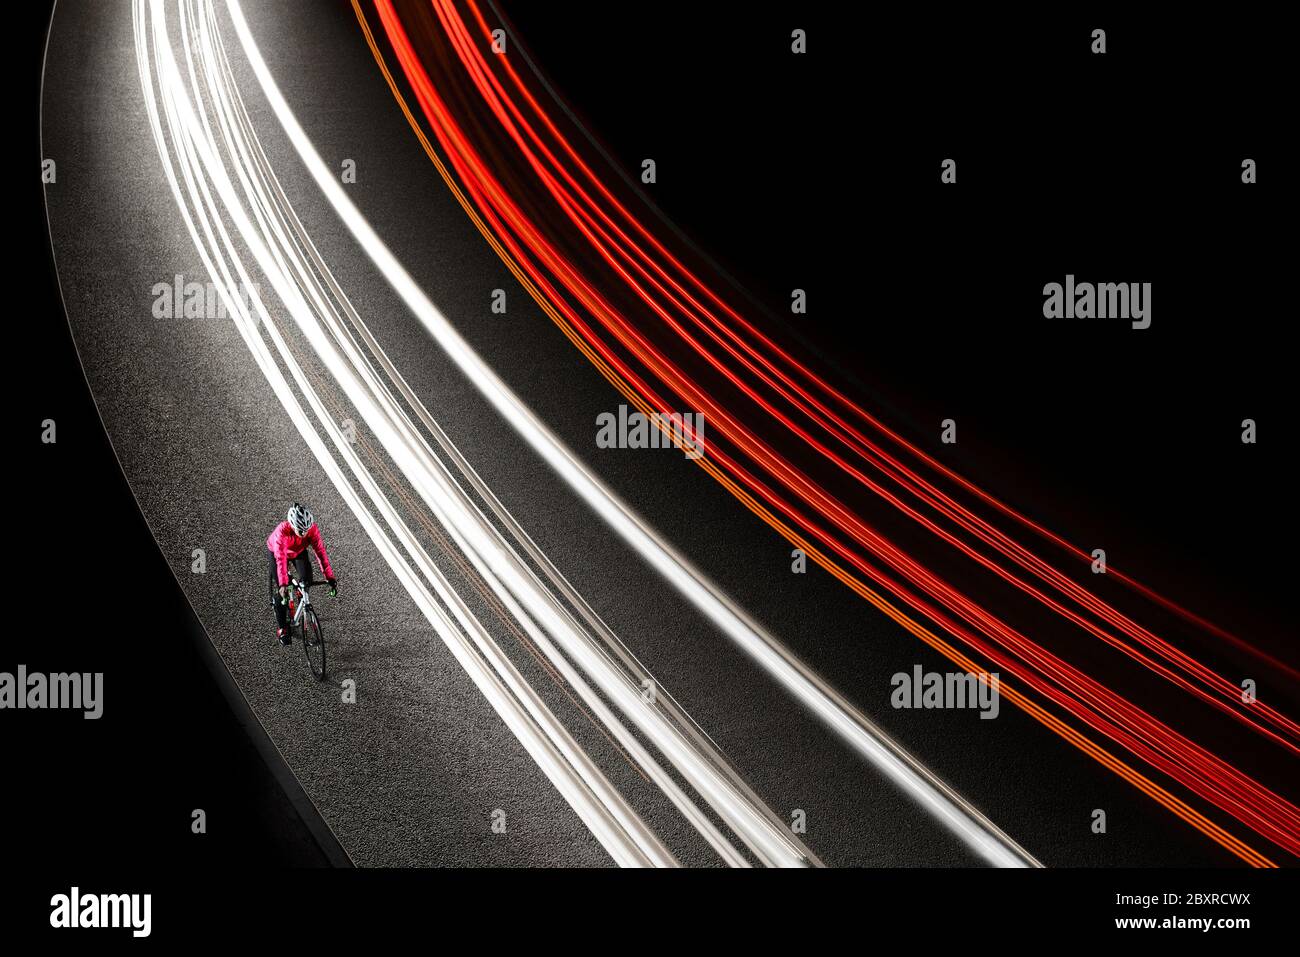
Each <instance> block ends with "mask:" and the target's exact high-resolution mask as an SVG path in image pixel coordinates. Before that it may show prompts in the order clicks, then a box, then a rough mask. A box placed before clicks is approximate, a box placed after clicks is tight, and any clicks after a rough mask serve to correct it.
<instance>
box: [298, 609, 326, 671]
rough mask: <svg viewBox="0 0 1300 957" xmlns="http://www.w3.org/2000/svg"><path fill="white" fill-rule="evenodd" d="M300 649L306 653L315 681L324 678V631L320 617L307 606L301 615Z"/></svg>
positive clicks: (308, 665)
mask: <svg viewBox="0 0 1300 957" xmlns="http://www.w3.org/2000/svg"><path fill="white" fill-rule="evenodd" d="M302 650H303V651H304V652H305V653H306V655H307V667H309V668H310V669H311V673H312V677H313V678H315V679H316V680H317V681H324V680H325V633H324V632H323V631H321V627H320V619H319V618H317V617H316V612H314V611H313V610H312V609H310V608H308V609H307V610H306V613H305V614H304V615H303V616H302Z"/></svg>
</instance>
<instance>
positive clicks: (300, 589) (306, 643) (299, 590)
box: [281, 578, 325, 681]
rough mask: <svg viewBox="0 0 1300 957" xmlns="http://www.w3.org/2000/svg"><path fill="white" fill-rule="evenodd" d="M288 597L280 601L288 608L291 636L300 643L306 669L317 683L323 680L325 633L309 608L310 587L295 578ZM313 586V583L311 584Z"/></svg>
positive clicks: (292, 579)
mask: <svg viewBox="0 0 1300 957" xmlns="http://www.w3.org/2000/svg"><path fill="white" fill-rule="evenodd" d="M290 584H291V587H290V590H289V595H288V597H286V598H283V599H281V601H283V602H285V603H286V604H288V606H289V614H290V616H291V620H290V622H289V628H290V633H291V634H297V635H298V637H299V639H301V641H302V650H303V652H304V653H305V654H306V655H307V667H308V668H310V669H311V673H312V677H313V678H315V679H316V680H317V681H324V680H325V632H324V631H322V630H321V626H320V619H319V618H317V617H316V610H315V609H314V608H312V606H311V596H310V595H309V594H308V589H309V587H310V586H308V585H304V584H303V583H302V582H300V581H298V579H297V578H291V579H290ZM313 584H315V583H313Z"/></svg>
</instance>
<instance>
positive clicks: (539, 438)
mask: <svg viewBox="0 0 1300 957" xmlns="http://www.w3.org/2000/svg"><path fill="white" fill-rule="evenodd" d="M227 7H228V9H229V11H230V15H231V20H232V22H233V24H234V26H235V32H236V34H237V35H238V38H239V42H240V45H241V47H242V48H243V50H244V53H245V55H246V56H247V58H248V61H249V64H250V65H251V67H252V70H253V73H254V75H255V76H256V78H257V82H258V84H259V86H260V87H261V89H262V92H263V94H264V95H265V96H266V99H267V101H268V102H269V103H270V105H271V109H272V110H273V112H274V113H275V115H276V118H277V120H278V121H279V123H280V125H281V126H282V127H283V129H284V132H285V134H286V135H287V136H288V138H289V141H290V142H291V143H292V145H293V147H294V149H295V151H296V152H297V153H298V155H299V157H300V158H301V159H302V161H303V163H304V164H305V165H306V167H307V169H308V171H309V173H310V174H311V176H312V179H313V180H314V181H315V182H316V184H317V186H318V187H319V189H320V190H321V191H322V193H324V195H325V197H326V199H327V200H328V201H329V203H330V205H331V206H332V207H333V208H334V210H335V213H336V214H337V215H338V216H339V218H340V219H341V220H342V221H343V223H344V225H345V226H347V228H348V230H349V231H350V232H351V233H352V235H353V237H354V238H355V239H356V241H357V242H358V244H360V246H361V247H362V249H364V250H365V252H366V254H367V255H368V256H369V257H370V259H371V260H372V262H374V264H375V266H376V267H377V268H378V269H379V271H380V272H381V273H382V274H383V275H384V277H385V278H386V279H387V281H388V282H389V284H390V285H391V286H392V287H393V289H394V290H395V291H396V292H397V293H398V295H399V296H400V297H401V298H402V300H403V301H404V302H405V303H406V305H407V307H408V308H409V309H410V310H411V312H412V313H413V314H414V315H415V316H416V318H417V319H418V320H419V321H420V323H421V324H422V325H423V326H424V327H425V329H426V330H427V331H428V332H429V334H430V335H431V336H432V337H433V338H434V340H435V341H436V342H437V343H438V344H439V345H440V346H441V347H442V349H443V350H444V351H445V352H446V353H447V355H448V356H449V357H450V358H451V359H452V361H453V362H455V363H456V365H457V367H458V368H460V370H461V372H462V373H463V374H464V375H465V376H466V377H467V378H468V379H469V380H470V381H471V382H472V383H473V385H474V386H475V387H476V388H477V389H478V390H479V392H480V393H481V394H482V395H483V396H484V397H485V398H486V399H487V400H488V401H489V402H491V403H492V405H493V407H494V408H495V409H496V410H497V412H498V413H499V414H500V415H501V416H502V417H503V418H505V420H506V421H507V422H508V423H510V425H511V426H512V427H513V428H514V429H515V430H516V431H517V432H518V433H519V435H520V436H521V437H522V438H523V439H524V440H525V441H526V442H527V443H528V444H529V446H530V447H531V448H532V449H533V450H534V451H535V452H536V453H537V454H538V455H539V456H541V457H542V459H543V460H545V461H546V462H547V464H548V465H550V467H551V468H552V469H554V470H555V472H556V473H557V474H558V475H559V476H560V477H561V478H562V479H563V480H564V481H565V482H566V483H567V484H568V485H569V487H570V488H572V489H573V490H574V491H575V492H576V493H577V494H578V495H580V496H581V497H582V499H583V500H584V501H585V502H586V503H587V504H588V506H589V507H590V508H591V509H592V510H593V511H595V512H596V513H597V514H598V515H599V516H600V517H601V518H602V519H603V520H604V521H605V522H606V523H608V524H609V526H610V527H611V528H613V529H614V530H615V531H616V532H617V533H618V534H619V536H620V537H622V538H623V540H624V541H626V542H627V543H628V544H629V545H631V546H632V547H633V548H634V549H635V550H636V551H637V552H638V554H640V555H641V556H642V558H643V559H644V560H645V561H646V562H647V563H648V564H649V565H650V566H651V567H653V568H654V569H655V570H656V571H658V572H659V573H660V574H661V575H662V576H663V577H664V578H665V579H666V580H667V581H668V582H670V583H671V584H672V585H673V587H674V588H676V589H677V590H678V591H679V592H680V593H681V594H682V595H683V596H685V597H686V598H687V599H688V600H689V601H690V602H691V603H692V604H694V605H695V607H696V608H698V609H699V610H700V611H701V612H702V613H703V614H704V615H706V616H707V617H708V618H709V620H711V621H712V622H713V623H714V624H715V625H716V626H717V627H718V628H719V629H720V630H721V631H722V632H723V633H724V634H726V635H727V636H728V637H729V638H731V639H732V640H733V641H734V642H735V643H736V644H737V645H738V646H739V647H741V648H742V649H743V650H744V651H745V652H746V653H747V654H749V655H750V656H751V657H752V658H753V659H754V660H755V661H756V662H757V663H758V664H759V665H760V666H761V667H762V668H764V669H765V670H766V671H767V672H768V673H769V674H770V675H771V676H772V677H773V678H774V679H776V680H777V681H778V682H779V683H780V684H781V685H782V686H783V687H785V688H786V690H787V691H788V692H789V693H790V694H792V695H794V696H795V697H796V698H797V699H798V700H799V701H801V702H802V703H803V704H804V705H805V706H806V707H808V708H809V709H810V710H811V711H812V712H813V713H814V714H816V715H817V716H818V717H819V718H820V719H821V720H822V721H823V722H824V723H826V724H827V726H829V727H830V728H831V729H833V730H834V731H835V732H836V733H837V734H838V735H840V736H841V737H842V738H843V739H844V740H845V741H847V742H848V743H849V744H850V745H851V746H852V747H853V748H854V749H855V750H856V751H857V752H858V753H859V754H861V755H862V756H863V757H864V758H866V759H867V760H868V761H869V762H870V763H871V764H872V765H873V766H874V767H875V768H877V769H878V770H879V771H880V772H882V773H883V774H884V775H885V776H886V777H887V778H888V779H889V780H890V781H892V782H893V783H894V784H895V785H896V786H898V787H899V788H900V789H902V790H903V791H904V792H905V793H907V794H908V795H909V796H911V797H912V798H913V799H914V800H915V801H917V802H918V803H919V804H920V805H921V806H922V807H923V808H924V809H925V810H926V811H927V812H929V813H930V814H931V815H932V816H933V817H934V818H935V819H936V820H938V821H940V822H941V823H942V824H943V825H944V826H945V827H947V828H948V829H949V830H950V831H951V832H952V833H953V834H955V835H956V836H957V837H958V838H959V839H960V840H961V841H962V842H963V843H964V844H965V845H966V846H967V847H968V848H970V849H971V850H972V851H973V852H975V853H976V854H977V855H979V856H980V857H981V858H983V859H984V860H986V861H988V862H989V863H991V864H994V865H997V866H1002V867H1026V866H1031V867H1032V866H1040V865H1039V864H1038V861H1037V860H1035V859H1034V857H1033V856H1032V855H1030V854H1029V852H1028V851H1026V850H1025V849H1024V848H1022V847H1021V846H1020V845H1019V844H1017V843H1016V842H1015V841H1014V840H1012V839H1011V837H1010V836H1008V835H1007V834H1006V833H1004V832H1003V831H1002V830H1001V829H1000V828H998V827H997V825H995V824H994V823H993V822H992V821H990V820H989V819H988V818H987V817H985V816H984V814H983V813H981V812H980V811H979V810H978V809H976V808H975V807H973V806H972V805H971V804H970V803H969V802H968V801H966V800H965V798H963V797H962V796H961V795H960V794H958V793H957V792H956V791H954V790H953V789H952V788H951V787H949V786H948V785H947V784H946V783H944V782H943V781H942V780H940V779H939V778H938V777H937V776H936V775H935V774H934V773H933V772H931V771H930V770H929V769H928V768H926V767H925V766H924V765H923V764H921V763H920V762H919V761H918V760H917V759H916V758H915V757H913V756H912V755H911V754H909V753H908V752H907V751H906V750H905V749H904V748H903V747H902V746H901V745H900V744H898V743H897V742H896V741H894V740H893V739H892V738H891V737H890V736H889V735H888V734H886V733H885V731H884V730H883V729H882V728H880V727H879V726H878V725H876V724H875V723H874V722H873V721H872V720H871V719H870V718H868V717H867V715H866V714H864V713H863V712H862V711H861V710H859V709H858V708H856V707H854V706H853V705H852V703H850V702H849V701H848V700H847V699H845V698H844V697H843V695H841V694H840V693H839V692H837V691H836V690H835V689H834V688H832V687H830V686H829V685H828V684H827V683H826V682H825V681H824V680H823V679H822V678H821V677H820V676H818V675H817V674H816V673H814V672H813V671H811V670H810V669H809V668H808V667H807V666H805V665H804V664H803V663H802V662H800V661H799V660H798V659H797V658H796V657H795V656H794V654H793V653H792V652H790V650H789V649H788V648H786V647H785V646H784V645H782V644H781V643H780V642H779V641H778V640H777V639H776V638H775V636H773V635H771V634H770V633H769V632H768V631H767V630H766V629H764V628H763V627H762V626H761V625H760V624H759V623H758V622H756V621H754V620H753V619H752V618H751V617H750V616H749V615H748V614H747V613H746V612H745V611H744V610H743V609H741V608H739V607H738V606H737V605H736V604H735V603H734V602H733V601H731V599H729V598H728V597H727V596H726V595H725V594H724V593H723V592H722V591H721V589H720V588H718V586H717V585H715V584H714V583H713V582H712V581H710V580H709V579H708V578H707V576H705V575H704V574H703V573H702V572H701V571H700V570H699V569H697V568H695V567H694V566H693V565H692V564H691V563H690V562H689V561H688V560H687V559H686V558H685V557H684V556H683V555H681V554H680V553H679V552H678V551H677V550H676V549H675V548H674V547H673V546H672V545H671V543H669V542H667V541H665V540H664V539H663V538H662V537H660V536H659V535H658V534H657V533H656V532H654V531H653V530H652V529H651V528H650V527H649V526H648V525H647V524H646V523H645V521H644V520H643V519H641V518H640V516H638V515H636V513H635V512H634V511H633V510H632V509H631V508H630V507H629V506H628V505H627V504H626V503H625V502H623V501H622V500H621V499H620V498H619V497H618V496H617V495H616V494H615V493H614V492H613V490H612V489H610V488H609V487H608V486H606V485H605V484H604V483H603V482H602V481H601V480H600V479H599V478H598V477H597V476H595V475H594V474H593V473H592V472H590V470H588V469H587V468H586V467H585V466H584V465H583V464H582V463H581V462H580V461H579V460H578V459H577V457H576V456H574V455H573V453H572V452H571V451H570V450H569V449H568V448H567V447H566V446H565V445H564V444H563V443H562V442H561V441H560V439H559V438H558V437H557V436H556V435H555V434H554V433H553V432H551V430H550V429H549V428H547V426H546V425H545V424H544V423H542V422H541V421H540V420H539V419H538V418H537V417H536V416H535V415H534V414H533V413H532V411H531V410H530V409H529V408H528V407H527V406H525V405H524V404H523V402H522V401H521V400H520V399H519V397H518V396H517V395H515V393H514V392H513V391H512V390H511V389H510V388H509V387H508V386H507V385H506V384H505V382H504V381H502V380H501V378H500V377H499V376H497V375H496V373H495V372H493V371H492V369H491V368H490V367H488V365H487V364H486V363H485V362H484V361H483V359H482V358H481V357H480V356H479V355H478V354H477V353H476V352H474V350H473V349H472V348H471V347H470V345H469V343H468V342H466V341H465V339H464V338H463V337H462V336H461V335H460V334H459V333H458V332H457V331H456V330H455V329H454V328H453V327H452V325H451V323H450V322H448V320H447V319H446V317H444V316H443V315H442V313H441V312H439V311H438V309H437V307H436V306H434V304H433V303H432V301H430V299H429V298H428V296H426V295H425V294H424V291H423V290H422V289H421V288H420V287H419V285H418V284H417V283H416V282H415V280H414V279H413V278H412V277H411V275H410V274H409V273H408V272H407V271H406V269H405V268H404V267H403V266H402V265H401V263H400V262H398V260H397V259H396V257H395V256H394V255H393V254H392V252H391V251H390V250H389V249H388V247H387V245H386V244H385V243H384V242H383V240H382V239H380V237H379V235H378V234H377V233H376V232H375V230H374V229H373V227H371V225H370V224H369V222H367V221H366V219H365V217H364V216H363V215H362V214H361V212H360V211H359V210H358V209H357V208H356V206H355V205H354V204H353V203H352V201H351V200H350V199H349V198H348V197H347V195H346V193H345V192H344V190H343V188H342V186H341V185H340V184H339V183H338V182H337V181H336V179H335V178H334V175H333V173H332V172H331V170H330V169H329V168H328V167H327V166H326V164H325V162H324V160H322V159H321V157H320V154H319V153H318V152H317V151H316V148H315V146H314V145H313V144H312V143H311V140H310V138H309V137H308V136H307V134H306V133H305V132H304V130H303V129H302V126H301V124H300V123H299V122H298V120H297V118H296V117H295V116H294V114H293V111H292V110H291V109H290V108H289V105H288V103H287V102H286V100H285V99H284V96H283V94H282V93H281V92H280V89H279V87H278V85H277V84H276V82H275V79H274V78H273V77H272V76H271V72H270V70H269V68H268V67H267V65H266V62H265V60H264V59H263V57H262V54H261V51H260V50H259V49H258V46H257V43H256V41H255V40H254V39H253V36H252V33H251V31H250V30H249V28H248V23H247V21H246V20H245V17H244V13H243V10H242V8H241V6H240V3H239V0H227Z"/></svg>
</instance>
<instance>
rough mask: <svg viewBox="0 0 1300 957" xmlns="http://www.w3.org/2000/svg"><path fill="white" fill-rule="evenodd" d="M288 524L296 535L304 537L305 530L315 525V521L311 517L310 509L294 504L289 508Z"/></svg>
mask: <svg viewBox="0 0 1300 957" xmlns="http://www.w3.org/2000/svg"><path fill="white" fill-rule="evenodd" d="M288 517H289V524H290V525H292V526H293V530H294V532H295V533H296V534H298V535H306V534H307V529H309V528H311V527H312V526H313V525H315V524H316V519H314V518H313V517H312V514H311V509H309V508H308V507H307V506H306V505H299V504H298V503H297V502H294V503H293V505H292V506H290V508H289V516H288Z"/></svg>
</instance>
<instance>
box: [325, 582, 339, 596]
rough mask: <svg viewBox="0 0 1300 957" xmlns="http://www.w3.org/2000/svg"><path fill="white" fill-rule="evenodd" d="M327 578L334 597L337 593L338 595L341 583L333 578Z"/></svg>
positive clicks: (331, 594)
mask: <svg viewBox="0 0 1300 957" xmlns="http://www.w3.org/2000/svg"><path fill="white" fill-rule="evenodd" d="M325 580H326V581H327V582H329V586H330V597H331V598H333V597H334V596H335V595H337V594H338V593H339V584H338V582H337V581H335V580H334V579H333V578H327V579H325Z"/></svg>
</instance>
